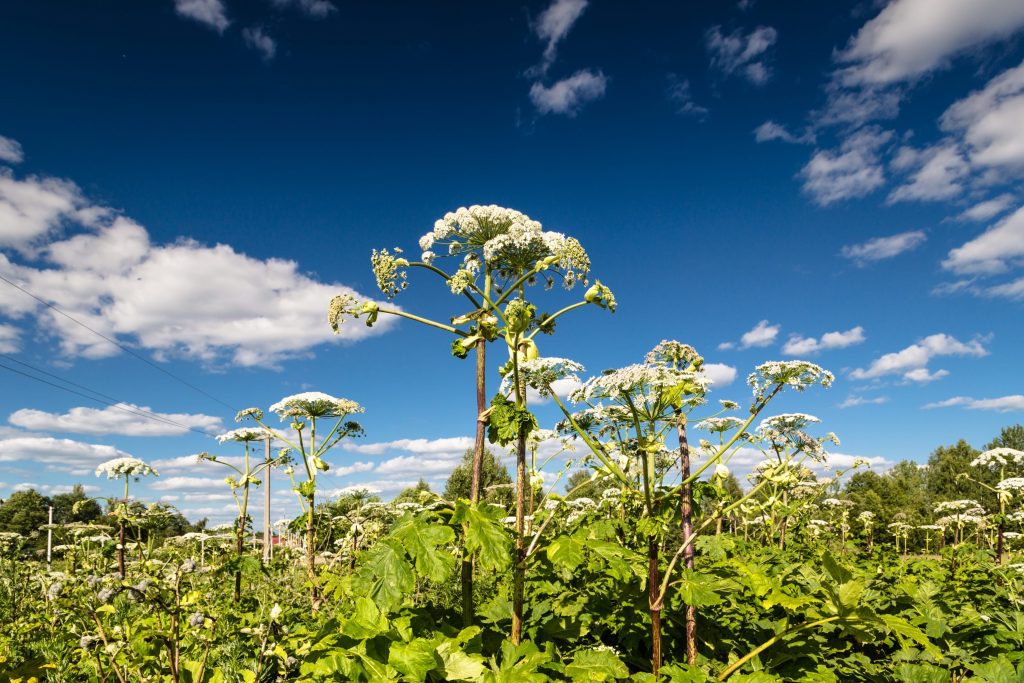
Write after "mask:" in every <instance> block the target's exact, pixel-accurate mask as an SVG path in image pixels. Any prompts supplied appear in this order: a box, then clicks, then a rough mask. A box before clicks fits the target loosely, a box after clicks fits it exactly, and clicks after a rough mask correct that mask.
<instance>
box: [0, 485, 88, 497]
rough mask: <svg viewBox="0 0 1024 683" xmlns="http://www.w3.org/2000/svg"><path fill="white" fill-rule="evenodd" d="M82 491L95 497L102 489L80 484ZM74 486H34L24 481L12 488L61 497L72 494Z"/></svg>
mask: <svg viewBox="0 0 1024 683" xmlns="http://www.w3.org/2000/svg"><path fill="white" fill-rule="evenodd" d="M80 486H81V487H82V491H84V492H85V493H86V494H87V495H95V494H97V493H99V491H100V487H99V486H96V485H95V484H80ZM74 488H75V487H74V485H72V484H34V483H32V482H27V481H23V482H21V483H20V484H15V485H14V486H12V487H11V489H12V490H14V491H29V490H33V491H38V492H40V493H42V494H43V495H45V496H59V495H61V494H64V493H71V492H72V491H73V490H74Z"/></svg>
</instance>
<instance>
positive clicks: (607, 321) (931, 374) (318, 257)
mask: <svg viewBox="0 0 1024 683" xmlns="http://www.w3.org/2000/svg"><path fill="white" fill-rule="evenodd" d="M1022 35H1024V7H1022V5H1021V4H1020V2H1019V1H1018V0H978V1H976V2H974V3H965V2H961V1H959V0H892V1H891V2H889V3H885V2H842V3H839V2H837V3H817V4H814V3H811V4H807V3H801V6H800V7H799V11H797V9H796V8H795V6H793V5H789V6H786V7H779V4H778V3H769V2H764V1H756V0H754V1H751V0H745V1H743V2H716V3H663V2H635V3H612V2H605V1H602V0H589V1H588V0H548V1H546V2H536V3H529V4H526V5H523V4H519V3H510V2H493V3H443V4H437V3H387V2H379V3H348V2H344V0H330V1H328V0H257V1H254V2H247V3H242V2H239V1H237V0H160V1H158V2H151V3H135V2H120V3H113V4H107V5H105V7H104V10H103V11H102V12H101V11H98V10H97V9H96V8H95V7H90V6H87V5H81V4H79V3H56V2H47V1H45V0H40V1H38V2H33V3H7V4H5V5H4V6H3V7H0V64H2V65H3V66H0V69H2V82H3V84H4V85H3V93H4V96H3V106H2V107H0V136H2V137H0V275H3V276H4V277H5V278H7V279H10V280H12V281H14V282H16V283H18V284H19V285H20V286H22V287H24V288H25V289H28V290H29V291H31V292H33V293H34V294H36V295H37V296H38V297H40V298H42V299H44V300H46V301H48V302H51V303H53V304H55V305H56V306H58V307H59V308H60V309H61V310H64V311H66V312H68V313H69V314H71V315H72V316H73V317H75V318H76V319H78V320H80V321H82V322H84V323H86V324H88V325H89V326H90V327H92V328H94V329H95V330H97V331H99V332H101V333H102V334H104V335H106V336H108V337H111V338H116V339H117V340H118V342H119V343H120V344H122V345H123V346H125V347H127V348H129V349H131V350H132V351H133V352H134V353H135V354H137V355H139V356H142V357H144V358H146V359H148V360H150V361H151V362H152V363H154V364H156V365H158V366H160V367H161V368H164V369H165V370H167V371H168V372H169V373H171V374H173V375H174V376H175V377H177V378H179V379H181V380H184V381H185V382H188V383H190V384H193V385H195V386H198V387H200V388H202V389H203V391H205V392H206V393H207V394H210V395H212V396H213V397H216V400H214V399H211V398H210V397H208V396H206V395H204V394H203V393H199V392H197V391H195V390H193V389H191V388H189V387H187V386H185V385H184V384H182V383H181V382H179V381H176V380H175V379H173V378H171V377H170V376H169V375H168V374H166V373H162V372H160V371H158V370H156V369H154V368H153V367H152V366H150V365H147V364H146V363H145V362H142V361H140V360H139V359H138V358H136V357H133V356H132V355H130V354H128V353H125V352H124V351H122V350H121V349H119V348H118V347H116V346H113V345H111V344H109V343H107V342H106V341H104V340H103V339H102V338H100V337H98V336H96V335H94V334H93V333H92V332H90V331H88V330H85V329H84V328H82V327H80V326H78V325H76V324H75V323H73V322H70V321H69V320H68V319H66V318H63V317H62V316H60V315H58V314H55V313H53V312H52V310H50V309H48V308H46V307H44V306H42V305H41V304H39V303H38V302H37V301H35V300H33V299H31V298H29V297H28V296H27V295H25V294H24V293H23V292H21V291H19V290H17V289H15V288H13V287H11V286H10V285H8V284H6V283H3V282H0V353H2V354H3V356H2V357H0V363H2V364H3V365H6V366H8V367H10V368H14V369H19V370H22V371H25V372H29V374H36V376H37V377H38V376H39V375H38V372H37V371H36V370H30V369H29V368H28V367H26V366H25V365H19V364H18V363H19V362H20V363H26V364H29V365H30V366H32V367H34V368H37V369H40V370H43V371H45V372H48V373H51V375H50V376H48V375H43V376H42V377H44V378H45V379H47V380H48V381H56V379H54V377H53V376H52V375H56V376H57V377H59V378H62V379H64V380H69V381H71V382H75V383H77V384H78V385H79V387H88V388H89V389H91V390H93V391H99V392H102V393H103V394H105V395H107V396H110V397H113V398H116V399H117V400H120V401H124V402H127V403H130V404H133V405H136V406H144V407H146V408H147V409H148V410H151V411H154V412H157V413H162V414H168V415H172V416H174V417H172V418H171V419H172V420H173V421H175V422H178V423H182V424H187V425H189V426H192V427H193V428H194V429H196V430H198V432H208V433H217V432H219V431H221V430H222V429H228V428H231V427H232V426H233V425H232V423H231V420H232V417H233V415H234V410H233V409H232V408H243V407H247V406H250V405H258V406H262V407H264V408H266V407H267V406H269V405H270V404H271V403H273V402H275V401H276V400H277V399H279V398H281V397H282V396H284V395H287V394H291V393H295V392H298V391H305V390H319V391H325V392H328V393H331V394H335V395H341V396H345V397H348V398H351V399H354V400H357V401H359V402H360V403H362V404H363V405H364V406H365V407H366V414H365V415H364V416H363V417H364V419H363V423H364V426H365V427H366V431H367V436H366V438H365V439H363V440H362V441H361V444H360V447H359V448H358V449H356V450H340V449H339V450H337V451H336V452H335V453H334V455H333V457H332V462H333V463H334V464H335V466H336V469H335V474H332V475H331V477H330V478H329V480H328V482H327V484H325V488H329V487H332V486H333V487H336V488H339V489H340V488H343V487H345V486H351V485H359V484H365V485H369V486H372V487H374V488H375V489H378V490H380V491H381V493H382V495H384V496H389V495H392V494H393V493H395V492H396V491H397V490H398V489H399V488H401V487H402V486H403V485H405V484H406V483H408V482H411V481H415V480H416V479H417V478H418V477H420V476H423V477H425V478H427V479H428V480H429V481H431V482H432V483H433V484H435V485H441V484H442V483H443V479H444V475H445V473H446V472H447V471H448V470H449V469H450V467H451V465H452V464H453V463H454V462H455V461H456V460H457V459H458V457H459V455H460V453H461V451H462V450H463V449H464V447H465V445H466V443H467V442H468V436H469V435H470V433H471V429H472V426H473V420H474V415H473V412H474V408H473V396H472V375H471V373H472V367H471V365H470V364H469V363H465V362H459V361H456V360H455V359H452V358H451V357H450V355H449V353H448V343H449V340H448V339H447V338H446V337H445V336H444V335H443V334H442V333H440V332H436V333H435V331H433V330H429V329H424V328H420V327H417V326H415V325H413V324H411V323H406V322H402V323H400V324H391V325H379V326H377V327H375V328H373V330H366V329H365V328H361V327H353V328H349V329H350V330H351V331H350V332H347V333H346V334H343V335H342V336H341V337H334V336H333V335H331V333H330V330H329V329H328V328H327V325H326V322H325V312H326V307H327V303H328V301H329V299H330V297H331V296H332V295H333V294H335V293H338V292H341V291H347V290H353V291H355V292H357V293H360V294H363V295H367V296H373V295H375V294H377V292H376V290H375V284H374V280H373V275H372V273H371V271H370V267H369V254H370V251H371V250H372V249H373V248H375V247H393V246H401V247H404V248H407V249H409V250H415V249H416V241H417V239H418V237H419V236H420V235H421V234H423V233H425V232H427V231H428V230H429V229H430V228H431V226H432V225H433V222H434V220H436V219H437V218H439V217H440V216H442V215H443V214H444V213H445V212H447V211H450V210H454V209H455V208H457V207H459V206H465V205H470V204H490V203H494V204H499V205H504V206H510V207H513V208H516V209H519V210H521V211H523V212H525V213H527V214H529V215H530V216H531V217H532V218H534V219H536V220H539V221H541V222H542V223H543V224H544V226H545V228H547V229H551V230H556V231H560V232H565V233H567V234H571V235H573V236H576V237H578V238H579V239H580V240H581V241H582V242H583V243H584V245H585V246H586V247H587V249H588V251H589V253H590V256H591V259H592V261H593V263H594V273H595V274H596V275H597V276H598V277H600V278H601V280H602V281H603V282H605V283H607V284H608V285H609V286H611V287H612V288H613V290H614V291H615V293H616V296H617V297H618V300H619V310H618V312H617V313H615V314H614V315H608V314H607V313H604V312H600V311H596V310H584V311H582V312H581V313H580V314H579V315H577V316H575V317H574V318H572V319H571V320H566V321H565V322H564V323H563V324H561V325H560V326H559V331H558V334H557V335H556V336H555V337H553V338H551V339H549V340H546V341H545V343H544V346H543V347H542V349H541V350H542V353H545V354H550V355H556V356H567V357H571V358H574V359H577V360H579V361H581V362H582V363H584V364H585V365H586V366H587V368H588V370H591V371H594V372H597V371H600V370H601V369H604V368H608V367H615V366H619V365H625V364H628V363H631V362H635V361H637V360H638V359H640V358H641V357H642V355H643V354H644V353H645V352H646V351H647V350H649V348H650V347H651V346H653V345H654V344H655V343H657V342H658V341H659V340H661V339H663V338H676V339H679V340H682V341H685V342H688V343H691V344H693V345H694V346H696V347H697V348H698V350H700V351H701V352H702V353H703V354H704V355H705V357H706V358H707V360H708V362H709V363H713V364H715V366H716V374H717V383H716V390H715V392H714V394H715V395H717V396H718V397H721V398H733V397H738V398H740V399H741V400H742V399H744V398H745V397H746V395H747V389H746V387H745V386H744V385H743V378H744V377H745V376H746V374H747V373H748V372H749V371H750V370H751V369H752V367H753V366H754V365H756V364H757V363H759V362H761V361H764V360H769V359H774V358H781V357H806V358H808V359H811V360H814V361H815V362H818V363H820V364H822V365H824V366H825V367H827V368H829V369H831V370H833V371H834V372H835V373H836V374H837V377H838V380H837V382H836V384H835V386H834V387H833V388H832V389H831V390H829V391H818V392H812V393H807V394H802V395H795V396H789V397H785V398H784V399H783V400H781V401H779V405H778V410H779V411H782V410H787V411H789V410H799V411H802V412H808V413H812V414H815V415H817V416H819V417H820V418H821V419H822V429H823V431H824V430H832V431H835V432H836V433H838V434H839V436H840V437H841V438H842V440H843V443H842V446H841V447H840V448H839V449H838V450H839V451H840V453H841V454H842V456H843V457H845V458H851V457H852V456H864V457H867V458H869V459H871V460H872V462H873V464H874V466H875V467H878V468H884V467H885V466H886V465H887V464H888V463H891V462H894V461H897V460H900V459H903V458H910V459H914V460H918V461H921V460H923V459H925V458H926V457H927V455H928V453H929V452H930V451H931V450H932V449H933V448H935V447H936V446H938V445H940V444H944V443H949V442H952V441H955V440H956V439H958V438H961V437H963V438H966V439H968V440H969V441H971V442H972V443H974V444H976V445H981V444H982V443H984V442H985V441H987V440H988V439H990V438H991V437H992V436H994V435H995V434H996V433H997V432H998V429H999V428H1000V427H1001V426H1004V425H1007V424H1012V423H1015V422H1019V421H1021V415H1022V413H1024V395H1022V394H1024V388H1022V387H1021V380H1020V377H1021V376H1022V370H1024V358H1022V354H1021V353H1020V349H1021V342H1020V339H1021V337H1022V333H1024V325H1022V323H1021V316H1020V312H1021V300H1022V299H1024V272H1022V269H1021V266H1022V264H1024V208H1022V206H1024V204H1022V201H1021V196H1022V193H1021V189H1022V188H1021V178H1022V176H1024V129H1022V127H1021V126H1020V125H1019V122H1020V121H1021V120H1024V63H1022V60H1024V44H1022V41H1021V36H1022ZM399 304H400V305H401V306H402V307H404V308H406V309H407V310H410V311H416V312H420V313H424V314H427V315H431V316H435V317H442V318H443V317H446V316H449V315H451V314H453V313H454V312H457V311H456V308H457V304H456V303H455V301H454V300H453V299H452V298H451V297H450V295H448V294H446V292H445V291H443V290H441V289H438V288H437V287H436V285H435V283H433V282H430V281H419V280H417V281H414V282H413V283H412V286H411V287H410V288H409V289H408V290H407V291H406V292H405V293H403V294H402V295H401V297H400V299H399ZM492 360H495V363H494V365H495V368H496V366H497V364H498V361H499V360H500V359H496V358H492ZM730 377H735V379H733V380H732V381H730ZM496 380H497V375H496V374H494V373H492V375H491V386H492V387H496V385H497V381H496ZM0 382H2V384H0V386H2V387H3V389H4V391H2V392H0V482H2V484H0V497H3V496H6V495H9V493H10V492H11V491H12V490H14V489H16V488H19V487H22V488H23V487H26V486H29V485H32V486H36V487H38V488H40V489H41V490H44V491H50V492H52V491H57V490H60V488H61V487H66V486H68V485H70V484H72V483H75V482H78V481H81V482H83V483H86V484H88V485H90V486H92V487H96V488H95V489H90V490H93V491H95V492H96V493H97V494H100V493H102V494H113V493H115V488H114V487H113V486H112V485H110V484H108V483H107V482H105V481H101V480H98V479H96V478H95V477H93V475H92V470H93V469H94V468H95V465H96V464H98V463H99V462H102V461H103V460H105V459H107V458H108V457H110V456H111V455H112V454H116V453H117V452H124V453H130V454H132V455H134V456H137V457H141V458H143V459H145V460H147V461H149V462H154V463H156V464H157V467H158V469H160V471H161V477H160V478H159V479H157V480H154V481H153V482H145V483H143V484H141V485H140V486H139V487H138V488H137V492H138V494H139V495H140V496H144V497H147V498H149V499H156V498H163V499H165V500H167V501H169V502H172V503H174V504H175V505H177V506H178V507H179V508H180V509H182V510H183V511H184V512H185V513H186V514H188V515H189V516H190V517H193V518H197V517H202V516H208V517H210V518H211V519H214V520H216V521H224V520H225V519H227V518H228V516H229V514H230V513H229V508H226V507H225V506H227V505H230V500H229V499H227V498H226V497H225V496H226V492H227V489H226V487H224V486H223V484H222V483H218V481H217V480H219V479H220V478H221V477H222V476H223V473H222V472H220V471H218V470H216V469H215V468H212V467H211V466H210V465H209V464H202V465H199V464H194V463H193V462H192V460H191V458H185V457H183V456H189V455H191V454H194V453H196V452H198V451H201V450H213V451H215V452H219V453H223V454H227V455H230V454H233V453H232V450H231V449H230V448H224V447H219V446H217V444H216V442H215V441H213V440H212V439H211V438H210V437H207V436H204V435H203V434H201V433H197V432H185V433H184V434H180V433H171V432H174V431H182V430H180V429H176V428H172V427H170V426H168V425H166V424H160V423H157V422H154V421H152V420H143V419H141V418H135V417H132V416H130V415H127V414H125V413H123V412H120V411H116V410H105V411H104V412H102V413H100V414H94V413H89V412H87V411H82V410H80V409H82V408H89V409H95V410H103V409H104V407H103V406H102V405H100V404H97V403H94V402H90V401H88V400H86V399H85V398H83V397H81V396H75V395H73V394H70V393H67V392H64V391H60V390H58V389H55V388H53V387H51V386H48V385H45V384H42V383H40V382H38V381H33V380H31V379H28V378H26V377H24V376H22V375H18V374H15V373H13V372H11V371H10V370H5V369H3V368H0ZM65 386H68V385H66V384H65ZM78 390H81V389H78ZM934 404H938V405H934ZM228 406H231V408H229V407H228ZM928 406H931V407H928ZM76 409H79V410H76ZM537 410H538V413H539V415H540V416H541V418H542V422H544V421H546V422H548V423H550V422H551V421H553V419H554V417H555V415H554V413H553V411H552V409H551V406H550V405H547V406H545V405H541V406H538V408H537ZM175 458H180V459H179V460H175ZM838 462H843V458H839V459H838ZM277 491H278V493H277V494H276V495H275V506H278V508H279V509H281V510H282V511H283V512H282V514H284V512H290V511H291V510H292V509H293V507H294V506H293V505H292V504H291V503H290V502H289V501H290V498H289V494H288V492H287V491H286V490H285V487H284V486H282V485H281V483H280V482H278V484H277ZM286 505H288V506H290V507H285V506H286ZM276 516H277V515H276V512H275V517H276Z"/></svg>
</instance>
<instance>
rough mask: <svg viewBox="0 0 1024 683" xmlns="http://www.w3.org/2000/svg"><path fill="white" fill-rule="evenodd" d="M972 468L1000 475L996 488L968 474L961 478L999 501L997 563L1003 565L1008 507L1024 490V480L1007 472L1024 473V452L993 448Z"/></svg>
mask: <svg viewBox="0 0 1024 683" xmlns="http://www.w3.org/2000/svg"><path fill="white" fill-rule="evenodd" d="M971 466H972V467H977V468H981V469H985V470H989V471H992V470H995V471H997V472H998V473H999V482H998V483H997V484H996V485H995V486H989V485H988V484H986V483H984V482H981V481H979V480H977V479H974V478H972V477H970V475H969V474H967V473H966V472H964V473H962V474H961V476H962V477H963V478H965V479H968V480H970V481H972V482H974V483H975V484H978V485H980V486H981V487H983V488H985V489H987V490H988V491H990V492H992V493H994V494H995V495H996V499H997V500H998V501H999V514H998V515H997V516H996V518H995V520H994V521H995V524H996V529H997V534H998V536H997V540H996V563H997V564H1002V562H1003V544H1004V532H1005V528H1006V507H1007V505H1008V504H1009V503H1010V501H1011V500H1012V499H1013V495H1014V492H1015V491H1021V490H1022V489H1024V479H1021V478H1020V477H1016V476H1011V477H1009V478H1008V477H1007V474H1008V472H1007V470H1008V469H1009V473H1010V474H1014V475H1016V474H1021V473H1022V472H1024V451H1018V450H1016V449H1014V448H993V449H990V450H987V451H985V452H984V453H982V454H981V455H979V456H978V457H977V458H975V459H974V460H972V461H971Z"/></svg>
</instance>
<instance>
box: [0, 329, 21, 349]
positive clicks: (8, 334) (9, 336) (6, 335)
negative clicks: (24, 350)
mask: <svg viewBox="0 0 1024 683" xmlns="http://www.w3.org/2000/svg"><path fill="white" fill-rule="evenodd" d="M20 349H21V330H19V329H18V328H17V327H15V326H14V325H6V324H4V323H0V353H17V352H18V351H19V350H20Z"/></svg>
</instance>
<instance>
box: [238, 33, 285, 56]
mask: <svg viewBox="0 0 1024 683" xmlns="http://www.w3.org/2000/svg"><path fill="white" fill-rule="evenodd" d="M242 39H243V40H244V41H245V44H246V45H248V46H249V47H251V48H252V49H254V50H256V51H257V52H259V53H260V54H261V55H263V59H264V60H266V61H270V60H271V59H273V58H274V55H275V54H277V43H275V42H274V39H273V38H271V37H270V36H269V35H267V33H266V31H264V30H263V29H262V28H260V27H259V26H251V27H247V28H244V29H242Z"/></svg>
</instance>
